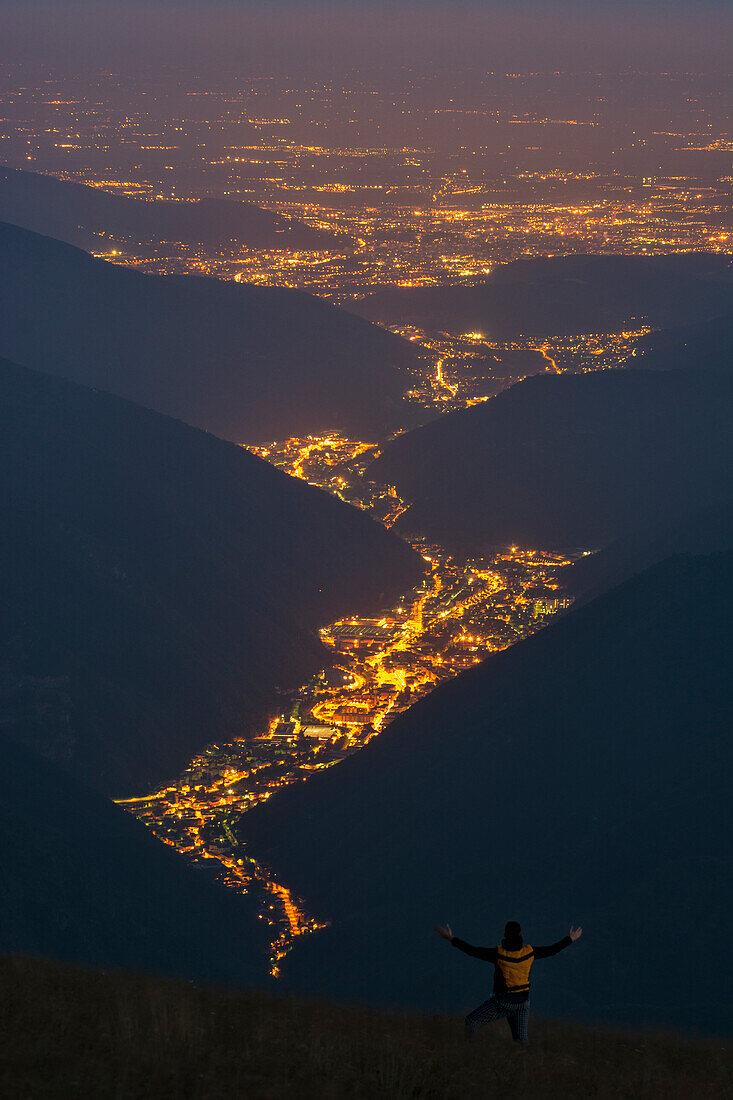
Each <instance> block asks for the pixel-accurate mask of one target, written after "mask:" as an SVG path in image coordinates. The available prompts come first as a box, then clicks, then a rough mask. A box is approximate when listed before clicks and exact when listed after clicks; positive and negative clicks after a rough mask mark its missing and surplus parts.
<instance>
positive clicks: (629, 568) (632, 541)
mask: <svg viewBox="0 0 733 1100" xmlns="http://www.w3.org/2000/svg"><path fill="white" fill-rule="evenodd" d="M723 550H733V502H731V501H730V500H726V501H723V502H722V503H720V504H711V505H710V506H709V507H707V508H702V509H699V510H698V511H696V512H693V513H692V515H689V516H687V517H685V519H684V520H683V521H682V522H681V523H678V524H675V526H674V527H672V528H671V529H665V530H664V531H661V532H655V531H649V529H648V528H646V527H645V528H644V529H643V530H640V531H639V532H636V533H634V534H631V535H628V536H627V537H626V538H623V539H618V540H617V541H616V542H612V543H611V544H610V545H609V546H606V547H604V549H603V550H599V551H598V552H597V553H596V554H590V555H589V556H587V557H583V558H580V559H579V560H578V561H577V562H575V564H574V565H569V566H568V567H567V568H566V569H564V570H563V571H562V573H561V574H560V581H561V583H562V584H563V585H565V586H566V587H567V589H568V591H570V592H571V593H572V594H573V595H574V596H575V597H576V599H580V600H582V602H583V603H587V602H588V600H591V599H594V598H595V597H596V596H599V595H600V594H601V593H602V592H606V591H608V589H609V588H615V587H616V585H618V584H622V583H623V582H624V581H626V580H628V579H629V577H633V576H634V574H636V573H641V572H643V570H644V569H648V568H649V566H650V565H654V564H655V563H656V562H658V561H664V559H665V558H669V557H671V556H672V555H673V554H713V553H720V552H721V551H723Z"/></svg>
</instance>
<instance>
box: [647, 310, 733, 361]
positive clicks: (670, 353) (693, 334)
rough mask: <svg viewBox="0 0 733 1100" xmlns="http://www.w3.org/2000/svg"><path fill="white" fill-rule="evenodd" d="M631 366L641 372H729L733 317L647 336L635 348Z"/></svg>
mask: <svg viewBox="0 0 733 1100" xmlns="http://www.w3.org/2000/svg"><path fill="white" fill-rule="evenodd" d="M634 366H636V367H639V369H643V370H677V369H678V368H680V367H695V368H700V367H705V368H708V367H712V368H714V369H716V370H732V369H733V316H730V315H729V316H727V317H715V318H714V319H713V320H712V321H699V322H698V323H696V324H694V325H683V326H681V327H679V328H667V329H661V330H660V331H658V332H649V333H647V335H646V336H642V337H641V339H640V340H639V341H638V343H637V345H636V351H635V353H634Z"/></svg>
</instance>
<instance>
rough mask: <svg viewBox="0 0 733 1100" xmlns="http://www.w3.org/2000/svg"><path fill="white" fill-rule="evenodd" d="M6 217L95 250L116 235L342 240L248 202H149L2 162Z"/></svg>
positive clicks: (154, 239) (208, 240) (140, 239)
mask: <svg viewBox="0 0 733 1100" xmlns="http://www.w3.org/2000/svg"><path fill="white" fill-rule="evenodd" d="M0 221H4V222H12V223H13V225H20V226H23V227H24V228H25V229H32V230H33V232H34V233H44V234H46V235H48V236H49V237H56V238H57V239H58V240H60V241H66V242H67V243H68V244H73V245H77V246H78V247H80V248H91V249H99V248H105V247H110V246H111V245H112V244H113V243H115V242H117V241H124V242H130V241H131V242H135V243H139V244H144V245H145V246H147V247H150V246H151V245H153V244H158V245H160V246H162V247H165V246H166V245H173V246H175V245H176V244H177V243H180V244H183V245H185V246H192V245H193V246H195V245H201V246H203V247H204V248H210V249H217V250H218V249H221V248H225V249H227V250H231V249H235V248H237V247H238V246H241V247H249V248H307V249H312V250H318V249H328V248H334V247H337V241H336V238H335V237H333V236H332V235H331V234H330V233H322V232H319V231H318V230H315V229H310V228H309V227H308V226H307V225H304V224H303V222H299V221H296V220H295V219H293V218H281V217H278V215H277V214H272V213H271V212H270V211H269V210H262V209H260V207H258V206H254V205H253V204H252V203H249V202H234V201H232V200H230V199H214V198H206V199H201V200H200V201H199V202H171V201H167V200H156V201H155V202H146V201H144V200H142V199H134V198H129V197H128V196H126V195H116V194H113V193H111V192H109V191H104V190H102V189H100V188H98V187H89V186H87V185H86V184H82V183H71V182H69V181H68V180H57V179H54V178H53V177H52V176H43V175H39V174H38V173H36V172H23V171H21V170H19V169H15V168H0Z"/></svg>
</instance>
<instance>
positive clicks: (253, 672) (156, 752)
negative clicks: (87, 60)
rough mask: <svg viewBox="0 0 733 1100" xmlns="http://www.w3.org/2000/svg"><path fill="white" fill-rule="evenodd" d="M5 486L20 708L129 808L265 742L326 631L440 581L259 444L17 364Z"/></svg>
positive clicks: (9, 393)
mask: <svg viewBox="0 0 733 1100" xmlns="http://www.w3.org/2000/svg"><path fill="white" fill-rule="evenodd" d="M0 485H1V488H2V492H1V493H0V500H1V501H2V524H1V530H2V538H1V543H0V593H1V596H2V603H3V608H4V631H3V652H2V659H3V662H4V664H5V668H4V670H3V669H1V668H0V672H2V674H3V675H2V687H3V688H4V694H3V699H2V714H3V715H4V718H5V721H6V722H7V723H8V724H9V728H11V729H12V728H18V729H20V730H25V731H26V735H27V734H28V731H29V729H30V730H31V731H32V733H33V737H34V746H35V747H37V748H40V749H42V750H43V751H45V752H46V753H48V754H50V755H53V756H55V757H56V758H57V759H62V760H64V761H65V763H66V764H67V766H68V767H69V768H71V769H72V770H73V771H75V772H76V773H77V774H80V775H82V776H84V777H85V778H87V779H89V780H90V781H91V782H93V783H95V784H96V785H99V786H101V788H102V789H103V790H105V791H107V792H110V791H111V792H113V793H116V794H123V793H126V794H130V793H134V792H135V790H136V789H137V788H140V787H141V786H143V785H145V784H147V782H148V781H151V782H152V781H154V780H156V779H158V780H159V779H161V778H168V777H169V776H170V775H171V773H172V772H175V770H176V769H177V768H179V767H180V766H181V765H182V764H183V762H184V761H185V760H186V759H187V758H188V757H189V756H190V754H191V753H192V752H193V751H195V750H196V749H198V748H199V747H200V746H201V745H203V744H205V743H208V742H210V741H213V740H216V739H217V738H221V737H226V736H232V735H239V734H242V733H246V732H247V729H248V723H249V722H251V721H252V719H253V716H254V715H261V713H262V710H263V708H264V707H268V706H269V705H271V703H272V700H273V697H274V690H275V687H276V686H277V685H283V686H285V685H287V686H296V685H297V684H298V683H300V681H301V679H302V678H303V677H304V676H307V675H309V674H310V672H311V671H312V670H314V669H316V668H317V667H318V666H319V665H320V664H321V663H322V662H323V659H324V655H325V650H324V649H323V648H322V646H321V644H320V642H319V641H318V640H317V637H316V635H315V630H316V627H318V626H319V625H322V624H324V623H327V622H329V621H332V620H333V619H334V618H337V617H338V616H339V615H342V614H344V613H346V612H347V611H350V610H351V609H353V608H357V607H364V606H368V607H374V608H376V607H377V606H380V605H381V604H382V601H383V600H384V599H388V598H393V597H395V596H398V595H399V594H400V593H401V592H402V591H403V590H405V589H407V588H409V587H411V586H412V584H414V583H416V581H417V579H418V578H419V576H420V571H421V568H422V561H421V559H420V558H419V557H418V556H417V555H416V554H414V553H413V551H412V550H410V549H409V548H408V547H407V546H406V545H405V544H404V543H403V542H401V541H400V540H399V539H397V538H395V536H393V535H391V534H390V533H389V532H387V531H385V530H384V529H383V528H381V527H379V526H378V525H377V524H375V523H374V522H372V521H371V520H370V519H369V518H368V517H367V516H366V515H365V514H363V513H361V512H359V511H357V510H356V509H352V508H349V507H348V506H346V505H343V504H342V503H341V502H340V501H337V500H335V499H333V498H332V497H329V496H327V495H326V494H325V493H323V492H321V491H320V490H317V489H312V488H310V487H309V486H307V485H305V484H304V483H303V482H300V481H297V480H296V479H294V478H289V477H287V476H286V475H284V474H282V473H280V472H279V471H278V470H275V469H274V468H273V467H271V466H269V465H268V464H267V463H265V462H264V461H262V460H261V459H259V458H256V457H255V456H254V455H252V454H250V453H249V452H248V451H245V450H244V449H243V448H241V447H236V446H234V445H233V444H231V443H224V442H222V441H221V440H219V439H216V438H215V437H214V436H210V435H207V434H206V433H204V432H201V431H198V430H197V429H195V428H190V427H188V426H187V425H185V424H181V423H178V422H177V421H174V420H170V419H168V418H166V417H162V416H160V415H159V414H158V413H153V412H149V411H148V410H146V409H141V408H139V407H137V406H135V405H131V404H129V403H128V402H126V401H122V400H120V399H119V398H116V397H112V396H111V395H109V394H104V393H95V392H93V391H90V390H86V389H83V388H82V387H79V386H76V385H74V384H73V383H70V382H66V381H64V380H62V379H59V378H54V377H51V376H48V375H43V374H38V373H36V372H34V371H29V370H26V369H25V368H22V367H17V366H15V365H13V364H10V363H7V362H4V363H2V365H1V367H0ZM48 678H50V679H48ZM31 717H32V719H33V720H32V721H31ZM33 731H34V732H33Z"/></svg>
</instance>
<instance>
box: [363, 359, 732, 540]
mask: <svg viewBox="0 0 733 1100" xmlns="http://www.w3.org/2000/svg"><path fill="white" fill-rule="evenodd" d="M732 391H733V381H732V379H731V374H730V372H718V371H664V372H661V371H660V372H657V371H630V370H621V371H598V372H593V373H590V374H584V375H541V376H538V377H535V378H530V379H527V380H526V381H524V382H520V383H519V384H518V385H515V386H513V387H512V388H511V389H510V390H508V391H506V392H505V393H502V394H500V395H499V396H498V397H495V398H493V399H492V400H491V401H487V402H485V403H484V404H480V405H474V406H473V407H472V408H470V409H466V410H465V411H462V412H458V413H453V414H451V415H449V416H446V417H443V418H441V419H440V420H437V421H433V422H432V423H430V424H427V425H425V427H423V428H419V429H417V430H416V431H413V432H410V433H408V434H406V435H403V436H400V437H398V438H397V439H396V440H395V441H394V442H393V443H391V444H390V445H389V446H388V447H387V448H386V449H385V451H384V452H383V454H382V456H381V457H380V458H379V459H377V461H376V462H375V463H374V464H373V465H372V466H371V468H370V469H371V473H373V475H374V477H375V479H376V480H378V481H384V482H389V483H391V484H394V485H396V486H397V488H398V490H399V491H400V493H401V495H402V496H404V497H405V498H406V499H407V500H411V501H414V505H413V507H412V508H411V509H410V510H409V511H408V512H406V513H405V515H404V516H403V517H401V519H400V521H399V526H400V527H401V529H403V530H418V531H421V532H425V533H427V534H428V535H431V536H435V537H436V538H437V539H438V540H441V539H444V540H446V541H447V542H448V544H450V543H451V542H454V543H455V542H460V541H464V542H466V543H470V544H474V545H475V544H479V545H480V544H482V543H490V544H492V543H494V544H504V545H506V544H507V543H510V542H517V543H519V545H529V546H536V547H543V548H549V547H554V546H560V547H568V546H585V547H588V548H597V547H600V546H604V545H606V544H607V543H608V542H610V541H611V540H612V539H614V538H618V537H620V536H621V535H622V534H624V533H626V532H628V531H631V530H636V529H638V528H640V527H643V528H646V529H648V528H649V527H650V526H651V527H652V528H653V527H654V526H655V525H656V526H657V529H660V528H661V527H662V526H663V525H666V526H670V525H671V524H672V523H673V522H675V521H676V520H677V519H678V517H680V516H683V515H685V514H686V513H688V512H691V511H693V510H694V509H695V508H698V507H701V506H703V505H705V504H707V503H711V502H714V501H716V500H721V499H726V498H727V497H729V496H730V495H731V479H730V468H731V457H732V449H733V439H732V438H731V432H730V422H731V413H732V411H733V409H732V406H731V396H732Z"/></svg>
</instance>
